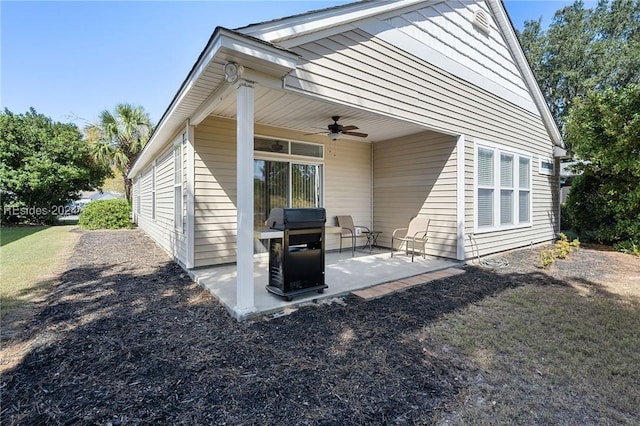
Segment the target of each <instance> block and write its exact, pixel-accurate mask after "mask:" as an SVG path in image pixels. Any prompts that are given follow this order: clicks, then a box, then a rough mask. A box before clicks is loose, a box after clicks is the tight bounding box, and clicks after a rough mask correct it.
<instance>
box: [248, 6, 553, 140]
mask: <svg viewBox="0 0 640 426" xmlns="http://www.w3.org/2000/svg"><path fill="white" fill-rule="evenodd" d="M443 1H444V0H396V1H393V0H385V1H359V2H356V3H350V4H346V5H341V6H335V7H332V8H327V9H322V10H316V11H311V12H307V13H304V14H300V15H295V16H290V17H286V18H281V19H276V20H272V21H266V22H262V23H257V24H252V25H248V26H246V27H241V28H238V29H236V31H238V32H240V33H242V34H245V35H248V36H252V37H255V38H259V39H261V40H265V41H267V42H270V43H273V44H276V45H283V46H287V47H289V46H291V45H293V40H296V43H299V41H298V40H300V39H303V40H304V42H309V41H313V40H315V39H319V38H322V37H324V36H326V35H327V33H328V32H332V33H337V32H341V31H344V30H345V27H348V26H349V25H350V24H352V23H353V22H355V21H358V20H363V19H366V18H369V17H372V16H375V15H380V14H383V13H387V12H391V11H401V10H402V9H410V8H412V7H414V6H416V5H421V4H424V5H433V4H437V3H442V2H443ZM484 3H485V4H486V5H487V6H488V8H489V10H490V11H491V14H492V16H493V18H494V20H495V23H496V25H497V26H498V28H499V30H500V33H501V35H502V36H503V37H504V41H505V43H506V44H507V47H508V48H509V52H510V53H511V56H512V57H513V60H514V62H515V64H516V66H517V67H518V70H519V71H520V74H521V76H522V78H523V80H524V82H525V84H526V87H527V89H528V91H529V93H530V94H531V96H532V98H533V102H534V103H535V106H536V107H537V110H538V111H539V113H540V115H541V118H542V120H543V122H544V124H545V127H546V128H547V131H548V133H549V136H550V137H551V139H552V141H553V142H554V144H555V145H557V146H560V147H564V142H563V140H562V136H561V134H560V131H559V130H558V126H557V125H556V122H555V120H554V118H553V115H552V114H551V111H550V110H549V106H548V105H547V103H546V100H545V99H544V96H543V95H542V92H541V90H540V86H539V85H538V82H537V81H536V79H535V76H534V75H533V71H532V70H531V67H530V65H529V62H528V60H527V58H526V56H525V54H524V51H523V50H522V46H521V45H520V42H519V40H518V37H517V35H516V32H515V29H514V26H513V23H512V22H511V19H510V18H509V15H508V14H507V11H506V9H505V8H504V4H503V3H502V1H501V0H484Z"/></svg>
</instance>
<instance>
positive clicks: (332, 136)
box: [327, 132, 341, 141]
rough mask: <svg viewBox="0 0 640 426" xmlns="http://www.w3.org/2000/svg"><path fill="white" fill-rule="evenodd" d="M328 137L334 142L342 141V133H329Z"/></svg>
mask: <svg viewBox="0 0 640 426" xmlns="http://www.w3.org/2000/svg"><path fill="white" fill-rule="evenodd" d="M327 136H329V139H331V140H332V141H337V140H338V139H340V136H341V134H340V132H329V133H327Z"/></svg>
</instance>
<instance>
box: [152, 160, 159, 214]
mask: <svg viewBox="0 0 640 426" xmlns="http://www.w3.org/2000/svg"><path fill="white" fill-rule="evenodd" d="M156 171H157V167H156V160H153V165H152V166H151V220H152V221H154V222H155V221H156V213H157V212H156V211H157V208H158V206H157V204H158V200H157V198H156V185H157V180H156V178H157V172H156Z"/></svg>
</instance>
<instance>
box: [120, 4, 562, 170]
mask: <svg viewBox="0 0 640 426" xmlns="http://www.w3.org/2000/svg"><path fill="white" fill-rule="evenodd" d="M461 1H464V0H461ZM442 2H443V0H395V1H393V0H384V1H380V0H376V1H367V0H365V1H359V2H355V3H350V4H346V5H341V6H335V7H331V8H326V9H321V10H316V11H311V12H307V13H304V14H300V15H295V16H290V17H285V18H281V19H276V20H272V21H267V22H262V23H257V24H252V25H248V26H246V27H241V28H238V29H236V30H229V29H226V28H222V27H217V28H216V29H215V31H214V33H213V34H212V36H211V38H210V39H209V41H208V43H207V45H206V46H205V48H204V50H203V51H202V53H201V54H200V56H199V57H198V59H197V60H196V62H195V64H194V65H193V68H192V69H191V71H190V72H189V74H188V75H187V77H186V78H185V80H184V82H183V83H182V85H181V86H180V88H179V89H178V91H177V93H176V95H175V96H174V98H173V100H172V101H171V103H170V104H169V106H168V107H167V109H166V111H165V113H164V114H163V116H162V118H161V119H160V122H159V123H158V125H157V126H156V129H155V131H154V133H153V134H152V135H151V139H150V141H149V143H148V144H147V146H146V147H145V149H144V150H143V152H142V153H141V154H140V156H139V157H138V159H137V161H136V163H135V164H134V165H133V167H132V169H131V172H130V174H129V177H133V176H135V175H136V174H137V173H138V172H140V171H141V167H142V166H144V165H146V164H148V162H149V161H150V160H151V159H152V158H153V157H154V156H156V155H158V154H159V153H160V150H161V149H162V148H163V147H164V146H166V143H167V142H168V140H169V139H170V138H172V137H175V134H176V132H177V130H176V129H179V128H180V127H181V126H183V125H186V124H187V122H188V120H189V119H191V118H193V117H200V118H204V117H205V116H206V115H208V111H210V110H208V109H207V108H208V107H209V104H211V103H212V102H214V101H215V100H216V99H221V98H223V97H225V96H227V95H228V94H229V93H228V92H229V87H224V85H222V84H221V83H222V82H223V81H224V75H221V74H220V70H221V69H222V67H223V65H224V63H225V62H226V61H234V60H237V61H239V62H242V63H244V64H245V65H249V66H250V68H252V69H255V70H257V71H259V72H265V73H268V74H270V75H276V76H279V77H284V76H285V75H286V74H287V73H288V72H290V71H291V70H293V69H295V67H296V61H297V55H296V54H295V53H294V52H292V51H291V50H289V49H288V47H289V46H295V45H296V44H300V43H302V42H308V41H314V40H317V39H320V38H322V37H325V36H327V35H328V34H331V33H339V32H341V31H345V30H347V29H351V28H352V27H353V24H354V23H355V22H357V21H362V20H365V19H367V18H371V17H374V16H377V15H382V14H385V13H391V12H398V13H400V12H402V11H403V9H406V10H407V11H410V10H411V8H415V7H416V5H425V6H428V5H434V4H438V3H442ZM484 3H485V4H486V5H487V6H488V7H489V9H490V11H491V14H492V16H493V18H494V19H495V23H496V25H497V26H498V28H499V30H500V34H501V35H502V36H503V37H504V40H505V43H506V44H507V46H508V49H509V52H510V54H511V55H512V57H513V59H514V62H515V64H516V65H517V67H518V70H519V71H520V73H521V75H522V78H523V80H524V82H525V83H526V86H527V89H528V90H529V93H530V94H531V96H532V99H533V101H534V103H535V106H536V107H537V110H538V111H539V113H540V116H541V118H542V120H543V122H544V124H545V126H546V128H547V131H548V133H549V135H550V137H551V139H552V140H553V142H554V144H555V145H557V146H559V147H564V143H563V141H562V137H561V135H560V132H559V130H558V127H557V126H556V124H555V121H554V119H553V116H552V115H551V112H550V110H549V108H548V106H547V104H546V102H545V100H544V97H543V95H542V92H541V91H540V87H539V86H538V83H537V81H536V80H535V77H534V75H533V72H532V71H531V68H530V66H529V64H528V62H527V59H526V57H525V55H524V52H523V50H522V47H521V46H520V43H519V41H518V39H517V36H516V33H515V30H514V28H513V25H512V23H511V21H510V19H509V16H508V15H507V12H506V10H505V8H504V6H503V4H502V2H501V0H485V1H484ZM206 85H208V87H209V88H211V87H213V88H214V89H215V88H216V87H217V88H218V89H217V90H214V92H213V93H210V94H209V95H208V96H202V93H203V92H202V91H200V92H198V90H197V89H198V87H200V88H202V87H204V86H206ZM209 91H210V90H209ZM194 105H199V106H194ZM195 121H196V123H194V124H197V123H198V122H199V120H195Z"/></svg>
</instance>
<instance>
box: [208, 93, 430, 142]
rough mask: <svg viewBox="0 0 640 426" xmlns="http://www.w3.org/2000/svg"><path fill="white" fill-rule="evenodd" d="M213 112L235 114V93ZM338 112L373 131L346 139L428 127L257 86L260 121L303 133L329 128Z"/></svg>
mask: <svg viewBox="0 0 640 426" xmlns="http://www.w3.org/2000/svg"><path fill="white" fill-rule="evenodd" d="M211 115H216V116H220V117H225V118H235V116H236V99H235V96H228V97H227V98H225V99H223V100H222V101H221V102H220V103H219V104H218V105H217V106H216V108H215V109H214V110H213V112H212V113H211ZM334 115H337V116H340V121H339V123H340V124H342V125H355V126H358V128H359V129H358V132H362V133H367V134H368V135H369V137H367V138H365V139H363V138H357V137H352V136H345V139H347V138H349V139H354V140H360V141H366V142H377V141H383V140H387V139H393V138H397V137H402V136H407V135H411V134H415V133H419V132H423V131H425V130H428V129H427V128H425V127H422V126H419V125H417V124H413V123H409V122H406V121H401V120H397V119H394V118H390V117H385V116H383V115H379V114H375V113H371V112H367V111H362V110H358V109H356V108H352V107H349V106H345V105H340V104H335V103H330V102H325V101H320V100H317V99H313V98H311V97H306V96H303V95H299V94H296V93H289V92H286V91H283V90H273V89H270V88H267V87H263V86H260V85H256V86H255V120H256V122H258V123H261V124H266V125H269V126H275V127H280V128H286V129H292V130H298V131H301V132H303V133H323V131H328V130H327V125H328V124H331V123H332V122H333V121H332V120H331V117H332V116H334Z"/></svg>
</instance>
